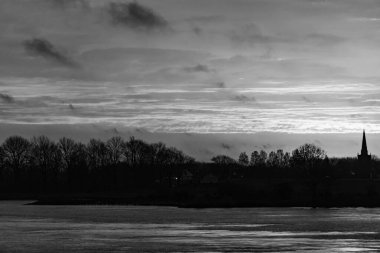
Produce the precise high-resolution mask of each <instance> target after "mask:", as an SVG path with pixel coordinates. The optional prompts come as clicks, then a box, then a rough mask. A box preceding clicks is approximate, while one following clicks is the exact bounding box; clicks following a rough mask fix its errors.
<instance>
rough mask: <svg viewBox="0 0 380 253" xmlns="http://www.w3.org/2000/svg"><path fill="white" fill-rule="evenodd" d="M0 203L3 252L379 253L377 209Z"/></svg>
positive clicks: (379, 218)
mask: <svg viewBox="0 0 380 253" xmlns="http://www.w3.org/2000/svg"><path fill="white" fill-rule="evenodd" d="M24 203H25V202H20V201H17V202H15V201H10V202H9V201H8V202H0V252H77V251H80V252H355V251H356V252H363V251H380V209H366V208H341V209H310V208H236V209H180V208H174V207H145V206H136V207H134V206H25V205H23V204H24Z"/></svg>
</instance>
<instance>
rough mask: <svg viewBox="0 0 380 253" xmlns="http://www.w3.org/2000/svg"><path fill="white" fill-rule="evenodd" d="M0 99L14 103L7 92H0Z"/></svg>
mask: <svg viewBox="0 0 380 253" xmlns="http://www.w3.org/2000/svg"><path fill="white" fill-rule="evenodd" d="M0 100H2V101H4V102H6V103H14V102H15V99H14V98H13V97H12V96H11V95H8V94H4V93H0Z"/></svg>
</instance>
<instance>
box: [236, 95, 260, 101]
mask: <svg viewBox="0 0 380 253" xmlns="http://www.w3.org/2000/svg"><path fill="white" fill-rule="evenodd" d="M233 99H234V100H238V101H243V102H255V101H256V99H255V98H254V97H247V96H245V95H236V96H235V97H233Z"/></svg>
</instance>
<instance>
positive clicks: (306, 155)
mask: <svg viewBox="0 0 380 253" xmlns="http://www.w3.org/2000/svg"><path fill="white" fill-rule="evenodd" d="M325 156H326V152H325V151H324V150H323V149H321V148H320V147H318V146H316V145H314V144H309V143H306V144H304V145H302V146H300V147H299V148H297V149H295V150H293V152H292V162H293V164H294V165H295V166H298V167H302V168H304V169H305V170H306V172H307V173H311V172H312V170H314V169H315V168H316V166H317V165H319V164H320V162H321V161H322V160H323V159H324V158H325Z"/></svg>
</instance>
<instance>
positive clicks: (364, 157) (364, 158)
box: [358, 130, 371, 162]
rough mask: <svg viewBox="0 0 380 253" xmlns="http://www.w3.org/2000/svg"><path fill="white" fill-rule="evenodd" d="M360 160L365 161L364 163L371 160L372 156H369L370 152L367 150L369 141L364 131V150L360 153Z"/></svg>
mask: <svg viewBox="0 0 380 253" xmlns="http://www.w3.org/2000/svg"><path fill="white" fill-rule="evenodd" d="M358 160H359V161H363V162H364V161H370V160H371V154H368V150H367V141H366V139H365V131H364V130H363V140H362V150H361V152H360V155H359V154H358Z"/></svg>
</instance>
